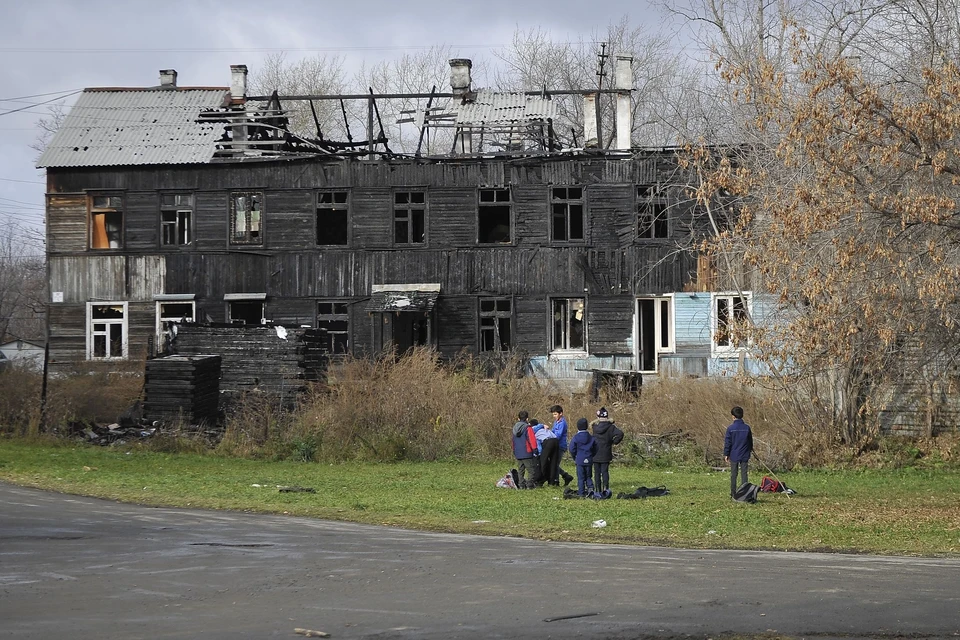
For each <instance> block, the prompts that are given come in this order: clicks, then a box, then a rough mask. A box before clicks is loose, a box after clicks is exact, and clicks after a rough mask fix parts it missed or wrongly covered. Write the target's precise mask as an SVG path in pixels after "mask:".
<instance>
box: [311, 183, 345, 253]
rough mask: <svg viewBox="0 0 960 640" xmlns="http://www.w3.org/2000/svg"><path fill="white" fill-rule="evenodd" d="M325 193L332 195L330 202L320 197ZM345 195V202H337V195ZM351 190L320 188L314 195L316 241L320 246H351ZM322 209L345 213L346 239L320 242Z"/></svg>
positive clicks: (330, 212)
mask: <svg viewBox="0 0 960 640" xmlns="http://www.w3.org/2000/svg"><path fill="white" fill-rule="evenodd" d="M324 195H329V196H330V202H321V201H320V199H321V197H322V196H324ZM338 195H343V197H344V200H343V202H337V196H338ZM350 200H351V197H350V190H349V189H320V190H318V191H317V192H316V195H315V197H314V205H315V206H314V243H315V244H316V245H317V246H318V247H349V246H350V240H351V238H350V204H351V202H350ZM321 211H325V212H327V213H328V214H329V215H331V216H332V215H335V214H340V213H341V212H342V215H343V226H344V227H345V229H344V236H345V238H344V241H343V242H338V243H333V244H331V243H324V242H320V216H321Z"/></svg>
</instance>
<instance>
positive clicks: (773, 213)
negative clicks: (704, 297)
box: [690, 0, 960, 444]
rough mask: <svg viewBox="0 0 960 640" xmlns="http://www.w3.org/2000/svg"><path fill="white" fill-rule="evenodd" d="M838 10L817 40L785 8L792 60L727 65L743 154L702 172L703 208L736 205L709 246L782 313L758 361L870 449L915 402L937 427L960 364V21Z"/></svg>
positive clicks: (819, 416)
mask: <svg viewBox="0 0 960 640" xmlns="http://www.w3.org/2000/svg"><path fill="white" fill-rule="evenodd" d="M758 4H759V3H758ZM767 4H772V3H767ZM841 4H844V5H845V6H852V4H851V3H836V5H835V6H832V7H829V9H830V11H827V12H825V13H824V14H821V16H820V17H821V18H824V21H823V22H821V23H820V24H821V25H826V26H825V27H823V26H822V27H820V28H818V30H815V31H811V30H808V29H807V28H805V26H804V25H801V24H798V23H797V22H795V21H793V20H792V19H791V18H790V16H788V15H785V14H781V16H780V17H781V18H782V20H783V24H784V25H785V30H784V31H783V34H784V35H785V37H786V38H788V39H789V48H788V51H789V57H784V56H783V55H779V56H767V55H766V53H767V52H766V51H765V50H764V48H762V47H760V48H758V49H756V50H755V55H753V56H744V55H742V52H740V54H741V55H731V56H723V55H721V56H720V57H719V59H718V63H717V64H718V68H719V69H720V70H721V73H722V76H723V78H724V80H725V81H726V82H727V83H728V84H729V87H730V88H731V91H730V96H731V98H732V100H733V104H732V105H731V109H730V112H731V113H739V114H741V115H746V116H748V117H746V118H744V119H743V120H741V121H740V122H739V124H740V126H741V135H742V139H743V144H742V145H741V146H738V147H729V148H728V152H727V153H724V154H718V153H715V152H706V151H705V147H704V146H700V147H699V148H697V149H694V150H693V151H692V152H691V155H690V162H691V166H695V167H696V168H697V172H696V173H697V174H698V175H699V176H700V177H701V181H700V182H699V183H698V184H696V185H695V187H696V189H697V193H698V196H699V197H700V198H701V199H702V200H703V201H704V202H706V201H707V200H709V199H711V198H715V197H716V195H717V194H718V193H721V192H723V193H729V194H732V195H733V196H734V197H735V198H738V202H739V207H738V214H739V217H738V222H737V224H736V226H735V227H734V228H732V229H727V230H725V231H724V230H721V233H719V234H718V235H717V237H716V238H715V239H714V240H712V241H710V242H709V243H708V244H707V246H706V247H705V249H706V250H707V251H709V252H710V253H712V254H713V255H714V256H715V257H716V258H717V259H718V260H720V261H721V262H722V261H723V260H724V259H737V260H741V259H742V260H743V261H744V262H745V263H746V264H747V265H749V266H751V267H753V268H755V269H756V270H757V272H758V273H759V274H760V275H761V282H762V289H763V290H765V291H767V292H769V293H772V294H774V295H775V296H776V299H777V301H778V303H779V305H778V308H777V311H776V312H775V313H774V314H773V315H772V316H771V317H770V318H767V319H765V321H764V322H763V323H757V326H755V327H753V328H752V331H751V333H752V338H753V340H754V344H755V345H756V347H757V349H758V352H759V353H760V354H761V355H762V357H763V358H764V359H765V360H766V361H767V362H768V363H770V364H771V365H772V366H773V368H774V370H775V371H776V372H778V373H779V374H780V376H779V378H778V379H779V381H780V382H781V383H782V384H783V385H784V387H783V388H784V391H786V392H788V393H790V394H792V396H791V397H793V398H795V399H796V400H798V404H800V405H803V406H805V407H806V408H807V409H806V410H807V414H808V415H809V417H810V420H811V422H813V423H815V424H820V425H827V426H828V427H829V428H830V433H831V434H832V435H834V436H835V437H836V438H837V439H839V440H840V441H841V442H844V443H848V444H862V443H863V442H864V441H865V440H866V439H868V438H869V436H870V435H871V434H872V433H873V432H874V429H875V427H876V425H877V414H878V411H880V410H883V409H887V408H889V409H894V410H895V409H897V405H898V404H899V403H903V402H912V403H914V404H919V407H920V409H922V410H925V411H926V413H927V423H928V430H929V431H932V424H933V421H934V419H935V416H934V414H935V413H936V411H937V409H938V403H939V399H938V393H943V392H944V391H943V390H946V389H950V388H951V387H950V385H951V384H952V383H953V382H954V379H955V376H954V372H955V368H954V367H955V364H956V362H957V359H958V357H960V344H958V341H957V340H956V339H955V338H954V334H955V331H956V323H957V318H958V313H960V305H958V300H957V294H956V283H957V282H958V277H960V247H958V242H957V240H958V232H960V227H958V222H960V217H958V200H957V198H958V196H960V184H958V181H960V145H958V142H957V140H958V139H960V69H958V67H957V65H956V64H955V63H954V62H953V61H954V60H956V59H957V53H958V50H957V38H956V34H957V25H958V24H960V21H958V19H957V18H958V16H960V11H958V7H957V5H956V4H955V3H953V2H934V3H931V2H926V1H923V2H921V1H919V0H916V1H913V0H904V1H897V2H876V3H859V4H857V5H856V7H855V8H856V9H857V10H856V11H853V10H852V9H851V10H848V11H847V13H843V12H842V11H840V10H839V9H838V7H839V6H840V5H841ZM931 9H933V10H931ZM836 15H840V16H841V17H842V18H843V19H838V20H836V21H835V22H834V23H832V24H831V23H830V22H829V20H827V18H831V17H833V16H836ZM779 51H780V50H779V49H778V52H779ZM938 390H939V391H938ZM900 391H905V392H906V396H903V397H901V396H898V395H897V394H898V392H900Z"/></svg>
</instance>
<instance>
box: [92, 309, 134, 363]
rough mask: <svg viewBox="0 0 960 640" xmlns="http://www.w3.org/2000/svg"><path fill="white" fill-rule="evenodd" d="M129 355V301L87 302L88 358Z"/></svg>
mask: <svg viewBox="0 0 960 640" xmlns="http://www.w3.org/2000/svg"><path fill="white" fill-rule="evenodd" d="M126 357H127V303H126V302H109V303H92V302H91V303H88V304H87V359H88V360H107V359H118V358H126Z"/></svg>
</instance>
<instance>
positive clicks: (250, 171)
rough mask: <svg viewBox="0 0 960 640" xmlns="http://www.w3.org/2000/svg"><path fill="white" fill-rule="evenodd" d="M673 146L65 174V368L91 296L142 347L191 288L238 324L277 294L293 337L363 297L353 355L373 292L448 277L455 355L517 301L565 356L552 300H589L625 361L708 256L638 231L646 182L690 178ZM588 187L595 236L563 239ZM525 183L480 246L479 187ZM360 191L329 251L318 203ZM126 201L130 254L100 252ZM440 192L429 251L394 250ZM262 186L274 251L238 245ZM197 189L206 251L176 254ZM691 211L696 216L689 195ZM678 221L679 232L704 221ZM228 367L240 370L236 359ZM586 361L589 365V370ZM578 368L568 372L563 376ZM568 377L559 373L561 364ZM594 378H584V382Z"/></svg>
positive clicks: (278, 312)
mask: <svg viewBox="0 0 960 640" xmlns="http://www.w3.org/2000/svg"><path fill="white" fill-rule="evenodd" d="M677 170H678V169H677V163H676V160H675V158H674V157H673V155H672V153H671V152H662V153H653V154H649V155H643V156H639V157H637V158H635V159H631V158H622V159H613V158H609V157H586V156H584V157H563V158H556V159H555V158H526V159H489V158H487V159H481V158H465V159H451V160H447V161H436V160H410V159H406V160H393V161H391V160H383V161H372V162H371V161H363V160H337V161H316V160H314V161H304V160H292V161H273V162H251V163H222V164H210V165H199V166H175V167H104V168H99V169H64V168H50V169H49V170H48V188H49V190H50V193H49V194H48V196H47V203H48V207H47V214H48V219H49V222H48V256H49V262H50V284H51V291H58V292H62V293H63V302H62V303H54V304H53V305H52V306H53V307H54V309H52V310H51V315H50V318H51V320H50V340H51V349H52V351H55V352H57V353H56V358H58V359H64V358H66V359H70V358H76V357H78V356H79V357H83V356H85V351H84V349H85V339H86V338H85V336H86V333H85V332H86V330H87V329H86V327H84V323H85V303H86V302H88V301H93V300H102V301H127V302H129V303H130V307H129V310H128V314H129V317H128V319H127V321H128V329H129V335H130V341H131V344H133V343H134V342H136V343H137V344H138V345H141V346H142V347H143V348H144V349H146V348H148V345H149V341H150V340H152V339H153V334H154V332H155V324H156V318H155V315H156V302H155V298H156V296H157V295H159V294H190V295H192V296H193V298H192V299H193V301H194V303H195V305H196V317H197V319H198V320H200V321H204V320H208V321H211V322H224V321H225V320H226V315H227V303H226V302H225V301H224V296H225V295H226V294H231V293H262V294H265V295H266V300H265V316H266V318H267V319H268V320H269V321H271V322H273V323H276V324H283V325H288V326H292V327H300V326H301V325H312V326H313V325H315V324H316V314H317V302H318V301H320V300H337V301H344V302H347V303H348V308H349V316H350V345H351V350H352V351H353V352H354V353H357V354H362V353H371V352H373V351H374V350H375V349H376V348H377V345H378V340H379V338H378V331H379V316H378V315H377V314H371V313H370V312H368V311H367V310H366V302H367V300H369V298H370V295H371V291H372V288H373V286H374V285H385V284H414V283H434V284H439V285H440V295H439V298H438V300H437V305H436V307H435V309H434V312H433V313H434V324H433V326H434V339H435V344H436V346H437V347H438V349H439V350H440V352H441V353H442V354H443V355H444V356H445V357H453V356H454V355H456V354H457V353H458V352H460V351H461V350H463V349H466V350H467V351H468V352H471V353H476V350H477V349H478V344H479V342H478V331H479V302H478V299H479V298H480V297H482V296H503V297H510V298H511V299H512V301H513V315H512V318H511V323H512V327H511V328H512V331H513V341H514V344H515V345H516V346H517V347H518V348H520V349H523V350H525V351H526V352H528V353H530V354H534V355H537V354H539V355H543V356H545V355H548V354H549V352H550V349H551V333H550V332H551V330H552V329H551V309H550V299H551V297H558V296H559V297H585V298H586V299H587V336H588V346H587V352H588V353H587V354H583V356H582V358H586V359H588V360H589V358H595V362H594V364H596V363H597V362H601V361H602V362H604V363H607V364H609V363H611V362H616V363H618V364H621V365H622V363H624V362H630V361H632V358H633V352H634V345H633V334H634V326H633V325H634V323H635V322H636V318H635V312H636V309H635V307H636V296H638V295H655V294H661V293H668V292H674V291H682V290H684V289H685V288H689V287H690V286H691V282H692V279H693V278H695V277H696V273H697V261H696V256H692V255H689V254H686V253H682V252H679V251H678V250H677V242H676V240H675V239H673V238H670V239H662V240H660V239H658V240H643V239H638V238H636V231H637V230H636V210H635V207H636V205H635V193H636V185H637V184H652V183H657V182H660V183H663V184H668V183H671V181H672V182H677V179H676V172H677ZM557 186H564V187H582V188H583V194H584V202H585V215H586V217H585V227H584V236H585V237H584V239H583V241H582V242H580V241H573V242H563V243H560V242H554V241H553V240H552V235H551V223H552V220H551V189H552V188H553V187H557ZM486 187H498V188H509V189H510V195H511V205H512V209H511V242H510V243H509V244H503V245H497V246H481V245H478V243H477V238H478V221H477V218H478V213H477V207H478V192H479V189H481V188H486ZM319 189H337V190H345V191H347V192H348V194H349V214H348V220H349V228H350V231H349V244H348V246H344V247H318V246H317V245H316V235H317V234H316V224H317V222H316V193H317V190H319ZM97 190H118V192H119V193H121V194H122V195H123V197H124V245H123V247H122V248H119V249H113V250H99V251H96V252H91V251H90V250H88V248H87V224H88V222H87V203H86V195H85V192H86V191H94V192H95V191H97ZM408 190H411V191H412V190H423V191H425V193H426V241H425V243H424V244H423V245H399V246H398V245H396V244H395V243H394V223H393V203H394V193H396V192H397V191H408ZM235 191H262V192H263V194H264V208H263V220H262V229H263V243H262V244H261V245H241V246H238V245H231V244H230V243H229V236H228V233H229V220H228V218H229V203H230V196H231V193H232V192H235ZM164 192H177V193H188V194H192V195H193V220H192V221H193V241H192V243H191V244H190V245H189V246H175V247H168V246H163V247H161V246H160V224H159V211H160V196H161V194H162V193H164ZM672 193H673V194H674V195H673V197H674V198H675V199H676V201H677V202H678V203H680V204H679V205H678V206H677V207H676V214H677V215H679V216H687V215H691V216H692V212H693V210H692V209H691V208H690V206H689V205H687V204H685V203H683V195H682V190H680V189H679V188H678V189H675V190H674V191H673V192H672ZM691 224H692V222H690V223H687V225H686V227H684V226H683V223H682V221H678V224H677V225H675V227H674V228H675V229H677V230H681V229H684V228H686V229H689V228H690V226H691ZM225 362H226V361H225ZM581 364H584V362H581ZM576 368H577V367H575V366H573V365H569V366H568V364H564V366H563V367H561V368H560V369H563V371H566V370H568V369H569V370H570V371H573V370H575V369H576ZM558 370H559V369H558ZM575 375H579V374H575Z"/></svg>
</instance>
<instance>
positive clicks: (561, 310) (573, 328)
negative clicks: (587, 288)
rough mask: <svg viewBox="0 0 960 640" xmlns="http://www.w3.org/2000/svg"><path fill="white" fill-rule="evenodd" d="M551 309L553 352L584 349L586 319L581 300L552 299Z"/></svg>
mask: <svg viewBox="0 0 960 640" xmlns="http://www.w3.org/2000/svg"><path fill="white" fill-rule="evenodd" d="M551 305H552V307H553V348H554V349H555V350H577V351H582V350H584V349H585V348H586V344H587V341H586V335H585V333H586V332H585V327H586V317H585V315H584V299H583V298H554V299H552V300H551Z"/></svg>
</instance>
